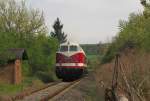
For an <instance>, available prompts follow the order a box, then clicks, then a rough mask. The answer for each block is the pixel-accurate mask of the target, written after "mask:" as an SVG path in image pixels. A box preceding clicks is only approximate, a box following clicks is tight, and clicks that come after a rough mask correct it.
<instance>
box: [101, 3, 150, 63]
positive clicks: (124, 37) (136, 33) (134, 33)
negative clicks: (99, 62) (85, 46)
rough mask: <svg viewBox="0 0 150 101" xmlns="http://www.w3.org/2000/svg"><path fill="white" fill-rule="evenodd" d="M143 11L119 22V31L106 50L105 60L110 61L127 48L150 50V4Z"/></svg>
mask: <svg viewBox="0 0 150 101" xmlns="http://www.w3.org/2000/svg"><path fill="white" fill-rule="evenodd" d="M144 7H145V9H144V11H143V13H139V14H135V13H132V14H130V16H129V19H128V21H123V20H121V21H120V22H119V30H120V31H119V33H118V35H117V36H116V37H115V38H114V40H113V42H112V44H111V45H110V46H109V48H108V51H107V52H106V54H105V56H104V58H103V62H109V61H110V60H111V59H113V58H114V56H115V54H116V53H118V52H122V51H123V50H124V49H125V48H137V49H138V50H144V51H147V52H149V51H150V47H149V46H150V29H149V28H150V15H149V14H150V13H149V12H150V6H148V4H147V6H144Z"/></svg>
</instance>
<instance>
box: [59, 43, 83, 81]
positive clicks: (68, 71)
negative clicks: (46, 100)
mask: <svg viewBox="0 0 150 101" xmlns="http://www.w3.org/2000/svg"><path fill="white" fill-rule="evenodd" d="M85 68H86V56H85V53H84V51H83V50H82V48H81V47H80V46H79V45H78V44H74V43H64V44H61V45H60V48H59V50H58V52H57V53H56V76H57V77H58V78H62V79H66V78H75V77H79V76H81V75H82V74H83V72H84V70H85Z"/></svg>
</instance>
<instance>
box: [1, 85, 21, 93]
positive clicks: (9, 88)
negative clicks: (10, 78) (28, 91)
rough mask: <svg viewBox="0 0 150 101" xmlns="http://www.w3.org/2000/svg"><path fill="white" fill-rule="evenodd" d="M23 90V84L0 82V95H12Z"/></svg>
mask: <svg viewBox="0 0 150 101" xmlns="http://www.w3.org/2000/svg"><path fill="white" fill-rule="evenodd" d="M22 90H23V85H22V84H20V85H11V84H0V95H12V94H16V93H17V92H20V91H22Z"/></svg>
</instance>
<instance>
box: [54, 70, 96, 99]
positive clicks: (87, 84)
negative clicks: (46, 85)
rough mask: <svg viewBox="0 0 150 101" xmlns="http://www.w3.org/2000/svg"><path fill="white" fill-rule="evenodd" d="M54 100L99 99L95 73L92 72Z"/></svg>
mask: <svg viewBox="0 0 150 101" xmlns="http://www.w3.org/2000/svg"><path fill="white" fill-rule="evenodd" d="M53 101H99V98H98V93H97V86H96V81H95V76H94V74H93V73H90V74H89V75H88V76H87V77H85V78H84V79H83V80H82V81H81V82H80V83H79V84H77V85H76V86H75V87H73V88H72V89H71V90H68V91H67V92H66V93H65V94H63V95H61V96H60V97H58V98H57V99H55V100H53Z"/></svg>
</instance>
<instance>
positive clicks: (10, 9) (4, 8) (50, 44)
mask: <svg viewBox="0 0 150 101" xmlns="http://www.w3.org/2000/svg"><path fill="white" fill-rule="evenodd" d="M47 33H48V31H47V27H46V25H45V20H44V16H43V13H42V12H40V11H39V10H37V9H28V8H27V7H26V4H25V2H21V3H20V2H16V1H14V0H9V1H5V2H0V53H2V52H3V51H5V50H7V49H8V48H25V49H26V50H27V54H28V57H29V60H28V63H29V65H23V66H27V67H23V68H24V69H23V70H24V72H30V73H24V74H28V75H29V74H30V75H32V76H36V74H37V73H38V72H39V71H42V72H45V73H48V72H49V71H51V70H52V67H53V64H54V62H55V52H56V50H57V45H58V42H57V40H56V39H54V38H52V37H50V36H49V35H48V34H47ZM5 56H6V55H4V54H3V56H0V62H1V60H2V62H1V63H4V62H5V61H4V60H5V59H4V57H5ZM28 66H30V67H28ZM25 68H28V69H29V70H26V69H25ZM47 76H48V75H47ZM49 76H51V75H49Z"/></svg>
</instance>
